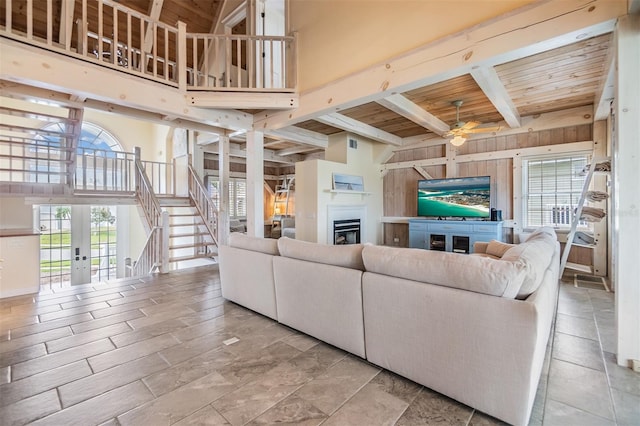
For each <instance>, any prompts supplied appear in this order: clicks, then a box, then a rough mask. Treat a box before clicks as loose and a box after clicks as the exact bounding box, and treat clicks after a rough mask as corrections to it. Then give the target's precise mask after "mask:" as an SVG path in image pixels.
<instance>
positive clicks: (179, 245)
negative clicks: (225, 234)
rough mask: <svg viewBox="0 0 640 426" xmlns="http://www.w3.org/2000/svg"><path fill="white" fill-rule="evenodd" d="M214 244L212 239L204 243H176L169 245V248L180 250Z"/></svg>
mask: <svg viewBox="0 0 640 426" xmlns="http://www.w3.org/2000/svg"><path fill="white" fill-rule="evenodd" d="M215 245H216V243H214V242H213V241H211V242H204V243H194V244H176V245H172V246H169V250H182V249H187V248H192V247H207V246H215Z"/></svg>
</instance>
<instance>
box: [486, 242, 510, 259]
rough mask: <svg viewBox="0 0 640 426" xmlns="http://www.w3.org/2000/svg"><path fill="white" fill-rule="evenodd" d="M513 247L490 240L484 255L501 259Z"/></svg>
mask: <svg viewBox="0 0 640 426" xmlns="http://www.w3.org/2000/svg"><path fill="white" fill-rule="evenodd" d="M513 246H514V244H509V243H503V242H501V241H497V240H491V241H489V244H488V245H487V251H486V253H487V254H490V255H491V256H496V257H502V256H504V254H505V253H506V252H507V250H509V249H510V248H511V247H513Z"/></svg>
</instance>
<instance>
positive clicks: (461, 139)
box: [449, 135, 467, 146]
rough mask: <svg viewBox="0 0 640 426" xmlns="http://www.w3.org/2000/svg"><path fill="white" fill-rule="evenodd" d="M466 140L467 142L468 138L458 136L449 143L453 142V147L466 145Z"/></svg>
mask: <svg viewBox="0 0 640 426" xmlns="http://www.w3.org/2000/svg"><path fill="white" fill-rule="evenodd" d="M466 140H467V138H465V137H464V136H460V135H456V136H455V137H454V138H453V139H451V140H450V141H449V142H451V145H453V146H460V145H462V144H463V143H465V141H466Z"/></svg>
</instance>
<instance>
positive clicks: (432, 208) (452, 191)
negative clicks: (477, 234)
mask: <svg viewBox="0 0 640 426" xmlns="http://www.w3.org/2000/svg"><path fill="white" fill-rule="evenodd" d="M490 210H491V178H490V177H489V176H477V177H465V178H450V179H426V180H419V181H418V216H427V217H441V218H448V217H452V218H460V217H462V218H467V217H468V218H489V217H490V215H491V211H490Z"/></svg>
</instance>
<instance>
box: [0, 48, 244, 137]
mask: <svg viewBox="0 0 640 426" xmlns="http://www.w3.org/2000/svg"><path fill="white" fill-rule="evenodd" d="M0 51H2V55H0V79H4V80H7V81H11V82H17V83H20V84H28V85H32V86H35V87H40V88H44V89H48V90H55V91H59V92H64V93H67V99H68V94H71V95H76V96H79V97H87V99H93V100H95V101H96V102H98V103H102V104H106V105H112V106H117V105H122V106H124V107H126V108H129V109H130V110H132V111H133V110H139V111H145V112H153V113H156V114H160V115H164V116H171V115H175V116H176V117H179V119H180V120H184V122H192V123H196V122H199V123H201V124H202V125H203V126H205V127H206V126H212V127H218V128H224V129H228V130H231V131H236V130H240V129H250V128H251V127H252V125H253V116H252V115H251V114H247V113H244V112H241V111H234V110H231V109H208V108H207V109H205V108H197V107H193V106H190V105H188V104H186V102H185V96H184V93H182V92H180V91H179V90H176V89H175V88H173V87H168V86H164V85H162V84H156V83H152V82H149V81H146V80H145V79H142V78H132V77H131V76H130V75H128V74H126V73H119V72H113V70H110V69H107V68H103V67H101V66H98V65H93V64H89V63H87V62H84V61H77V60H73V61H70V60H69V59H68V58H66V57H65V56H64V55H59V54H57V53H53V52H48V51H46V50H42V49H37V48H32V47H28V46H25V45H23V44H21V43H17V42H15V41H13V40H8V39H5V38H0ZM18 58H19V59H18ZM44 65H46V70H47V71H46V72H43V71H42V70H43V69H44V68H45V66H44ZM97 81H99V82H101V84H96V82H97ZM3 84H4V82H3ZM87 102H89V100H87ZM177 105H183V107H179V108H178V107H176V106H177ZM164 124H167V123H166V122H165V123H164ZM191 128H193V129H194V130H198V129H196V128H194V127H191Z"/></svg>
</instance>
